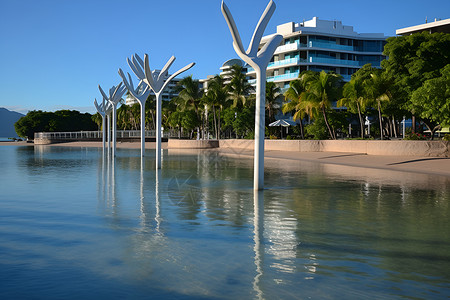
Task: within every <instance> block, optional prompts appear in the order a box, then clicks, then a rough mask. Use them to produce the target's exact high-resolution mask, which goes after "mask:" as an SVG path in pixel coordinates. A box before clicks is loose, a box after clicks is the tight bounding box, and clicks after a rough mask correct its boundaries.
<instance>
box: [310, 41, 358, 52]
mask: <svg viewBox="0 0 450 300" xmlns="http://www.w3.org/2000/svg"><path fill="white" fill-rule="evenodd" d="M308 46H309V48H324V49H333V50H342V51H352V52H354V51H357V50H355V49H354V48H353V46H345V45H337V44H335V43H324V42H317V41H309V44H308Z"/></svg>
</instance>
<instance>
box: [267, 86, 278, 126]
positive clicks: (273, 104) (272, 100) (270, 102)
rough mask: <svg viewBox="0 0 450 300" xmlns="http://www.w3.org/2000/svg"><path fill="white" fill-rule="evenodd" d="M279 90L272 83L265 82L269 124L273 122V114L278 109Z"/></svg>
mask: <svg viewBox="0 0 450 300" xmlns="http://www.w3.org/2000/svg"><path fill="white" fill-rule="evenodd" d="M281 96H282V95H281V89H280V88H279V87H278V86H277V85H276V84H275V83H274V82H271V81H270V82H266V111H267V114H268V120H269V123H271V122H273V121H275V114H276V113H277V112H278V110H279V109H280V101H281Z"/></svg>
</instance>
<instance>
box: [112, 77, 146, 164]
mask: <svg viewBox="0 0 450 300" xmlns="http://www.w3.org/2000/svg"><path fill="white" fill-rule="evenodd" d="M127 74H128V80H127V78H126V77H125V74H124V73H123V71H122V69H119V75H120V77H122V80H123V83H124V84H125V86H126V87H127V89H128V91H129V92H130V95H131V96H132V97H133V98H134V99H135V100H136V101H137V102H139V104H140V105H141V156H144V154H145V102H146V101H147V97H148V95H149V94H150V90H149V88H148V86H145V83H144V82H143V81H142V80H141V81H140V82H139V84H138V86H137V88H136V89H135V88H134V85H133V80H132V79H131V76H130V73H127Z"/></svg>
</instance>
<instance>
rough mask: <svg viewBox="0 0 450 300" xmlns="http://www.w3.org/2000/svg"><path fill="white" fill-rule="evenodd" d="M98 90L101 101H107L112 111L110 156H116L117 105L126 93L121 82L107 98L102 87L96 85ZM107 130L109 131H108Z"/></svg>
mask: <svg viewBox="0 0 450 300" xmlns="http://www.w3.org/2000/svg"><path fill="white" fill-rule="evenodd" d="M98 89H99V90H100V93H102V96H103V99H104V100H106V101H108V103H109V104H110V106H111V109H112V126H113V130H112V156H113V157H115V156H116V141H117V132H116V129H117V112H116V111H117V104H119V102H120V100H121V99H122V96H123V94H124V93H125V91H126V88H125V86H122V82H121V83H119V85H118V86H117V87H116V86H113V87H112V88H110V89H109V96H108V95H106V94H105V92H104V91H103V89H102V87H101V86H100V85H98ZM108 130H109V129H108Z"/></svg>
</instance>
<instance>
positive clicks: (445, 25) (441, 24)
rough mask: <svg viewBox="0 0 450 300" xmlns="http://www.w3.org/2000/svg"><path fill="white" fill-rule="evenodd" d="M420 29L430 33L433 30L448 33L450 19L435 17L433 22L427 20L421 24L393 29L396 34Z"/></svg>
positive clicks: (419, 30)
mask: <svg viewBox="0 0 450 300" xmlns="http://www.w3.org/2000/svg"><path fill="white" fill-rule="evenodd" d="M422 31H428V32H430V33H434V32H444V33H450V19H445V20H437V19H435V20H434V22H430V23H428V22H427V23H425V24H421V25H416V26H410V27H406V28H400V29H397V30H396V31H395V33H396V34H397V35H405V34H412V33H416V32H422Z"/></svg>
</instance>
